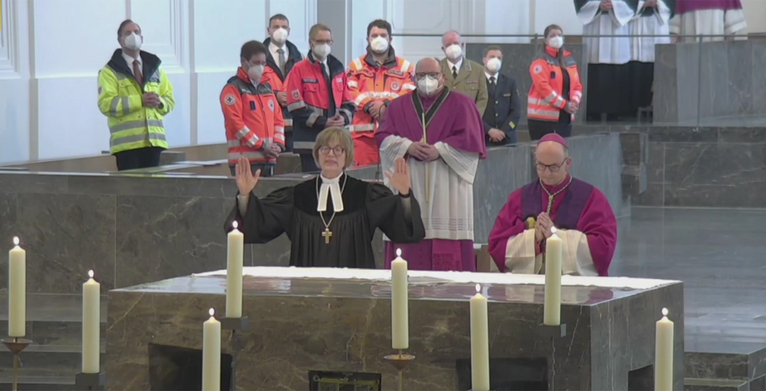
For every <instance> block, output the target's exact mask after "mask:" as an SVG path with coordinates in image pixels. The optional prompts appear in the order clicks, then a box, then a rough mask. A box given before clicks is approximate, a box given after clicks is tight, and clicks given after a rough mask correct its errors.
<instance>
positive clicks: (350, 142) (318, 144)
mask: <svg viewBox="0 0 766 391" xmlns="http://www.w3.org/2000/svg"><path fill="white" fill-rule="evenodd" d="M332 141H337V142H338V144H340V147H341V148H343V150H344V151H345V152H346V162H345V165H344V166H343V168H344V169H346V168H349V167H352V166H353V165H354V139H353V138H352V137H351V133H350V132H349V131H348V130H346V129H344V128H341V127H338V126H333V127H331V128H327V129H325V130H323V131H321V132H319V134H317V138H316V141H314V160H315V161H316V163H317V166H318V165H319V148H322V147H329V146H330V142H332ZM320 168H321V167H320Z"/></svg>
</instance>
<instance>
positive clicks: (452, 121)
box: [375, 58, 487, 271]
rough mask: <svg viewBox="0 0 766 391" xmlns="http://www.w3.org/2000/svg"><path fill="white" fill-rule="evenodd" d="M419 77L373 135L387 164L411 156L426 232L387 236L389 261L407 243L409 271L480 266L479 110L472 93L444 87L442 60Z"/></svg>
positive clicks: (429, 63)
mask: <svg viewBox="0 0 766 391" xmlns="http://www.w3.org/2000/svg"><path fill="white" fill-rule="evenodd" d="M415 80H416V81H417V90H416V92H415V93H412V94H407V95H405V96H401V97H399V98H397V99H395V100H394V101H392V102H391V105H390V106H389V107H388V110H386V114H385V117H384V119H383V121H382V122H381V125H380V128H379V129H378V132H377V133H376V134H375V139H376V141H377V143H378V146H379V147H380V158H381V165H382V168H383V170H385V171H389V170H392V169H393V168H394V162H396V159H398V158H402V157H404V158H405V159H407V161H408V162H409V165H410V177H411V181H412V186H411V188H412V193H413V194H414V196H415V197H416V198H417V199H418V200H422V201H421V202H422V207H421V216H422V218H423V224H424V225H425V228H426V237H425V240H423V241H421V242H420V243H418V244H395V243H392V242H390V241H388V240H387V238H385V240H386V256H385V257H386V267H387V268H390V267H391V261H392V260H393V259H394V257H395V254H394V251H395V249H397V248H401V249H402V257H403V258H404V259H406V260H407V261H408V262H409V268H410V269H411V270H456V271H476V257H475V255H474V254H475V252H474V248H473V181H474V178H475V176H476V169H477V167H478V165H479V159H485V158H486V157H487V147H486V145H485V141H484V125H483V122H482V118H481V114H480V113H479V110H478V109H477V108H476V104H475V103H474V101H473V99H472V98H469V97H468V96H467V95H463V94H461V93H459V92H455V91H451V90H450V89H449V88H445V87H444V81H445V77H444V74H442V71H441V66H440V64H439V61H438V60H437V59H434V58H425V59H422V60H420V61H419V62H418V63H417V66H416V67H415ZM389 187H390V186H389ZM392 191H394V192H395V191H396V189H393V188H392Z"/></svg>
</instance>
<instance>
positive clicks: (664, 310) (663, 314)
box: [662, 308, 668, 316]
mask: <svg viewBox="0 0 766 391" xmlns="http://www.w3.org/2000/svg"><path fill="white" fill-rule="evenodd" d="M662 316H668V309H667V308H663V309H662Z"/></svg>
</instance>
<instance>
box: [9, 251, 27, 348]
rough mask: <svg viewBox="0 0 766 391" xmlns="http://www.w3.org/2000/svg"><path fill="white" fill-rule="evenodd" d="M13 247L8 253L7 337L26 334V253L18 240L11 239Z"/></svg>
mask: <svg viewBox="0 0 766 391" xmlns="http://www.w3.org/2000/svg"><path fill="white" fill-rule="evenodd" d="M13 244H14V245H15V247H14V248H13V249H12V250H11V251H9V252H8V336H10V337H23V336H25V335H26V334H27V330H26V324H27V252H26V251H24V249H22V248H21V247H19V238H18V237H14V238H13Z"/></svg>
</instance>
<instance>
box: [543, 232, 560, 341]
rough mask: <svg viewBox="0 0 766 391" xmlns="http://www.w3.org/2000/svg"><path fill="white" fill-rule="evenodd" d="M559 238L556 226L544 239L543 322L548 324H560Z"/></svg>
mask: <svg viewBox="0 0 766 391" xmlns="http://www.w3.org/2000/svg"><path fill="white" fill-rule="evenodd" d="M561 249H562V245H561V238H560V237H559V236H558V235H556V227H551V236H550V237H549V238H548V239H547V240H546V241H545V309H544V310H545V314H544V317H543V323H544V324H545V325H548V326H558V325H560V324H561V255H562V250H561Z"/></svg>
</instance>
